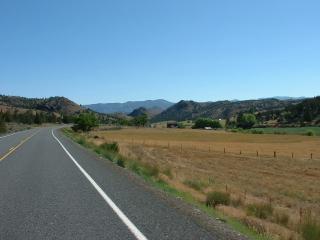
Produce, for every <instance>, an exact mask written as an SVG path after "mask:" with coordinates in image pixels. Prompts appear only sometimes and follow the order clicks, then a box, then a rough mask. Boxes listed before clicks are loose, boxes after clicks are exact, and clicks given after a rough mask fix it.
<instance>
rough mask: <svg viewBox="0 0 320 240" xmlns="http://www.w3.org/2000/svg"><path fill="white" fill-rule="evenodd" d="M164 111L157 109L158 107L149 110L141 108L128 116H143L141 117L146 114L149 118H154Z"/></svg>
mask: <svg viewBox="0 0 320 240" xmlns="http://www.w3.org/2000/svg"><path fill="white" fill-rule="evenodd" d="M162 111H163V110H162V109H161V108H157V107H154V108H149V109H146V108H144V107H140V108H137V109H135V110H133V111H132V112H131V113H130V114H128V116H130V117H137V116H141V115H144V114H145V115H147V116H148V118H152V117H154V116H156V115H158V114H160V113H161V112H162Z"/></svg>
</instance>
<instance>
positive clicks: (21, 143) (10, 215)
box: [0, 128, 219, 240]
mask: <svg viewBox="0 0 320 240" xmlns="http://www.w3.org/2000/svg"><path fill="white" fill-rule="evenodd" d="M0 159H1V160H0V239H1V240H4V239H10V240H12V239H139V240H140V239H141V240H142V239H184V240H186V239H219V238H218V237H217V236H216V235H215V234H213V233H212V232H209V231H207V230H205V229H204V228H203V227H201V226H200V225H199V224H197V223H196V221H194V220H193V219H191V218H190V217H188V216H187V215H185V214H183V213H182V212H181V211H178V210H176V209H175V208H173V207H171V206H170V204H168V203H167V202H166V201H165V200H164V199H161V198H160V197H159V196H158V195H157V194H154V192H152V191H150V190H148V188H146V187H145V186H144V185H143V184H141V183H140V181H139V179H137V177H135V176H133V175H132V174H128V172H127V171H126V170H124V169H121V168H119V167H117V166H116V165H114V164H112V163H110V162H109V161H106V160H103V159H101V158H99V157H98V156H95V155H94V154H93V153H91V152H89V151H87V150H85V149H84V148H82V147H81V146H79V145H78V144H75V143H73V142H72V141H71V140H69V139H67V138H66V137H65V136H63V135H62V134H61V133H60V132H59V131H58V130H56V129H53V128H42V129H32V130H28V131H23V132H20V133H16V134H14V135H11V136H7V137H1V138H0Z"/></svg>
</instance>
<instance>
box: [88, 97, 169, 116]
mask: <svg viewBox="0 0 320 240" xmlns="http://www.w3.org/2000/svg"><path fill="white" fill-rule="evenodd" d="M173 104H174V103H172V102H169V101H166V100H163V99H158V100H146V101H129V102H125V103H97V104H90V105H85V107H87V108H89V109H91V110H93V111H96V112H100V113H125V114H130V113H132V112H133V111H134V110H135V109H138V108H145V109H159V110H160V111H163V110H166V109H167V108H168V107H170V106H172V105H173Z"/></svg>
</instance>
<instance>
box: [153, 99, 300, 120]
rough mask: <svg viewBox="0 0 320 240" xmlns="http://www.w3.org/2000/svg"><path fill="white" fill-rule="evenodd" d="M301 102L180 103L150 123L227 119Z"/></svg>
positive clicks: (261, 100) (266, 100) (280, 108)
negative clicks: (200, 118)
mask: <svg viewBox="0 0 320 240" xmlns="http://www.w3.org/2000/svg"><path fill="white" fill-rule="evenodd" d="M300 102H302V99H298V100H278V99H274V98H270V99H260V100H245V101H217V102H194V101H180V102H178V103H177V104H175V105H173V106H171V107H169V108H168V109H166V110H165V111H163V112H162V113H160V114H158V115H156V116H155V117H153V118H152V122H160V121H168V120H176V121H184V120H192V119H196V118H199V117H208V118H214V119H219V118H221V119H227V118H230V117H233V116H236V115H237V114H239V113H241V112H263V111H271V110H272V111H277V110H282V109H284V108H286V107H288V106H291V105H295V104H298V103H300Z"/></svg>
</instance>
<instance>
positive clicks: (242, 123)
mask: <svg viewBox="0 0 320 240" xmlns="http://www.w3.org/2000/svg"><path fill="white" fill-rule="evenodd" d="M256 122H257V119H256V116H255V115H254V114H251V113H244V114H240V115H239V116H238V119H237V126H238V127H240V128H244V129H249V128H252V127H253V125H254V124H256Z"/></svg>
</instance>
